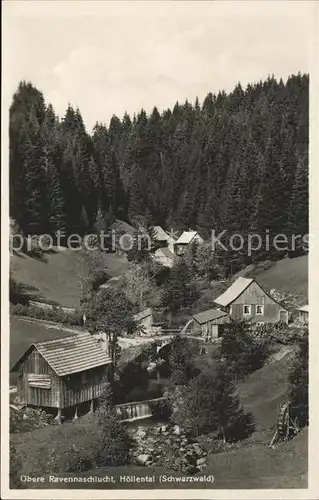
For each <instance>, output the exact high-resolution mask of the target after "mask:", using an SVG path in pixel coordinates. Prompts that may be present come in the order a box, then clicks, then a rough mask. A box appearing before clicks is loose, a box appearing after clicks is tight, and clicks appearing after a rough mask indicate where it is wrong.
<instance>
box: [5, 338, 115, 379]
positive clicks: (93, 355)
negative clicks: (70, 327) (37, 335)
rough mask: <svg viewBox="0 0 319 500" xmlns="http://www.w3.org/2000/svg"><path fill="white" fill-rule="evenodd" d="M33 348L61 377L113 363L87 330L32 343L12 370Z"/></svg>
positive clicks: (13, 369)
mask: <svg viewBox="0 0 319 500" xmlns="http://www.w3.org/2000/svg"><path fill="white" fill-rule="evenodd" d="M32 348H35V349H37V351H38V352H39V353H40V354H41V355H42V356H43V358H44V359H45V360H46V362H47V363H48V364H49V365H50V366H51V368H52V369H53V370H54V371H55V373H56V374H57V375H58V376H59V377H63V376H64V375H71V374H72V373H78V372H83V371H85V370H90V369H92V368H97V367H98V366H103V365H106V364H109V363H111V359H110V357H109V355H108V353H107V352H106V351H104V350H103V349H102V348H101V346H100V344H99V343H98V342H97V340H96V339H95V338H94V337H93V336H92V335H91V334H90V333H87V332H85V333H79V334H76V335H72V336H69V337H64V338H58V339H53V340H44V341H43V342H37V343H35V344H32V345H31V346H30V348H29V349H28V350H27V351H26V353H25V354H24V355H23V356H22V358H20V360H19V361H18V362H17V363H16V364H15V366H14V367H13V368H12V371H15V368H16V367H17V366H18V365H19V364H20V362H21V361H22V359H23V358H24V357H25V356H26V355H27V354H28V353H29V352H30V350H31V349H32Z"/></svg>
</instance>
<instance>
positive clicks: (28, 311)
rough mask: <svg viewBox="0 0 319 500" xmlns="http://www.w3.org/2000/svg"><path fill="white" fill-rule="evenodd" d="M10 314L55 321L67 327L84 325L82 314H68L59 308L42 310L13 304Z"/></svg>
mask: <svg viewBox="0 0 319 500" xmlns="http://www.w3.org/2000/svg"><path fill="white" fill-rule="evenodd" d="M10 313H11V314H15V315H16V316H27V317H29V318H36V319H42V320H46V321H53V322H55V323H62V324H66V325H76V326H80V325H82V324H83V317H82V314H80V313H79V312H76V313H72V314H67V313H65V312H64V311H63V310H62V309H59V307H53V309H41V308H39V307H36V306H29V305H25V304H11V305H10Z"/></svg>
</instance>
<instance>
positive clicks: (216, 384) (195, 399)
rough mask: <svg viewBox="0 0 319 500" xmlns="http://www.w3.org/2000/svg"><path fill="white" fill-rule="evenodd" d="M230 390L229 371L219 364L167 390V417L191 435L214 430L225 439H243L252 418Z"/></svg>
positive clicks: (250, 429) (230, 377)
mask: <svg viewBox="0 0 319 500" xmlns="http://www.w3.org/2000/svg"><path fill="white" fill-rule="evenodd" d="M234 392H235V387H234V384H233V382H232V374H231V373H230V372H229V371H228V370H227V367H226V366H225V364H223V363H222V364H219V365H217V366H216V367H215V370H214V371H213V372H209V373H201V374H200V375H198V376H197V377H195V378H194V379H192V380H191V381H190V382H189V383H188V384H187V386H186V387H178V388H176V389H175V390H174V391H173V392H172V393H171V395H170V400H171V401H172V409H173V412H172V417H171V419H172V420H173V422H175V423H177V424H179V425H181V426H182V427H183V428H184V429H185V430H186V432H188V433H190V434H191V435H193V436H195V437H197V436H198V435H200V434H208V433H210V432H212V431H216V432H217V433H218V434H220V435H221V436H222V437H223V438H224V440H225V441H226V440H227V441H235V440H238V439H243V438H245V437H247V436H248V435H249V434H250V433H251V432H252V431H253V429H254V424H253V418H252V415H251V414H250V413H245V412H244V409H243V407H242V406H241V404H240V401H239V398H238V396H236V395H235V394H234Z"/></svg>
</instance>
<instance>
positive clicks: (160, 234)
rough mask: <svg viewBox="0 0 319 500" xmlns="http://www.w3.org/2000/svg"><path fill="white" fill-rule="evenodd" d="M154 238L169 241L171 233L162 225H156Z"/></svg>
mask: <svg viewBox="0 0 319 500" xmlns="http://www.w3.org/2000/svg"><path fill="white" fill-rule="evenodd" d="M153 231H154V238H155V239H156V240H158V241H168V240H169V235H168V234H167V233H166V232H165V231H164V229H163V228H162V227H161V226H154V227H153Z"/></svg>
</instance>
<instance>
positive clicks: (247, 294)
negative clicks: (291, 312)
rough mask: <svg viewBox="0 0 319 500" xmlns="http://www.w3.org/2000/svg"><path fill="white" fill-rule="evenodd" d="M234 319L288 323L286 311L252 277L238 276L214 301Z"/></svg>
mask: <svg viewBox="0 0 319 500" xmlns="http://www.w3.org/2000/svg"><path fill="white" fill-rule="evenodd" d="M214 302H215V303H216V304H218V305H219V306H221V307H222V309H223V310H224V311H225V312H227V313H229V315H230V317H231V319H232V320H234V321H250V322H252V323H253V324H256V325H257V326H261V325H262V324H264V323H278V322H279V321H283V322H285V323H288V311H287V310H286V309H285V308H284V307H283V306H282V305H281V304H279V303H278V302H277V301H276V300H275V299H274V298H273V297H271V296H270V295H269V294H268V293H267V292H265V290H263V289H262V287H261V286H260V285H259V284H258V283H257V281H255V280H254V279H248V278H238V279H237V280H236V281H235V282H234V283H233V284H232V285H231V286H230V287H229V288H228V289H227V290H226V291H225V292H224V293H223V294H222V295H220V296H219V297H218V298H217V299H215V301H214Z"/></svg>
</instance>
